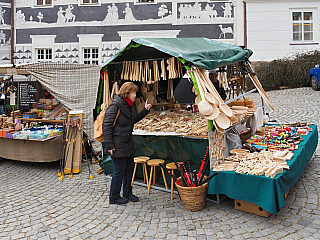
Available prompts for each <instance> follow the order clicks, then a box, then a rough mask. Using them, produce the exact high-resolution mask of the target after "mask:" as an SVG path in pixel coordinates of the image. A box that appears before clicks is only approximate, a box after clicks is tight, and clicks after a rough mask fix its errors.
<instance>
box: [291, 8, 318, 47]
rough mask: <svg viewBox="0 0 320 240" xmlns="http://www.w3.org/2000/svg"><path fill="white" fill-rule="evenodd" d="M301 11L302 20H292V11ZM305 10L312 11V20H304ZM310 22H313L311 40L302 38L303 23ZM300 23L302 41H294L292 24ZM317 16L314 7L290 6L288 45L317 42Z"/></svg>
mask: <svg viewBox="0 0 320 240" xmlns="http://www.w3.org/2000/svg"><path fill="white" fill-rule="evenodd" d="M294 12H301V14H302V20H301V21H294V20H293V13H294ZM305 12H312V20H304V19H303V15H304V13H305ZM309 22H310V23H312V24H313V40H304V23H309ZM294 23H301V24H302V41H294V40H293V24H294ZM318 25H319V24H318V16H317V9H316V8H292V9H290V45H305V44H318V43H319V42H318Z"/></svg>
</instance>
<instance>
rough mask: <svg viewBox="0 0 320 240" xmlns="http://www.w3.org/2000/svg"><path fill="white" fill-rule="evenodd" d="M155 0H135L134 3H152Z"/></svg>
mask: <svg viewBox="0 0 320 240" xmlns="http://www.w3.org/2000/svg"><path fill="white" fill-rule="evenodd" d="M154 2H155V0H136V3H154Z"/></svg>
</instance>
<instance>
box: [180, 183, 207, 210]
mask: <svg viewBox="0 0 320 240" xmlns="http://www.w3.org/2000/svg"><path fill="white" fill-rule="evenodd" d="M205 179H206V177H204V178H203V180H205ZM178 181H179V182H180V184H181V186H178V185H177V184H176V187H177V189H178V192H179V195H180V198H181V201H182V202H183V206H184V208H185V209H186V210H189V211H193V212H195V211H200V210H202V209H204V207H205V206H206V197H207V190H208V182H206V183H205V184H203V185H201V186H198V187H183V185H184V182H183V180H182V178H181V177H179V178H178Z"/></svg>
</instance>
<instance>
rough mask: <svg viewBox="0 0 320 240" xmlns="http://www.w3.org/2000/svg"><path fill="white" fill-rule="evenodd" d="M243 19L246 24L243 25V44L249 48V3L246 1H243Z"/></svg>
mask: <svg viewBox="0 0 320 240" xmlns="http://www.w3.org/2000/svg"><path fill="white" fill-rule="evenodd" d="M243 17H244V21H243V22H244V24H243V31H244V34H243V35H244V40H243V44H244V47H245V48H247V47H248V46H247V45H248V38H247V32H248V31H247V3H246V2H245V1H243Z"/></svg>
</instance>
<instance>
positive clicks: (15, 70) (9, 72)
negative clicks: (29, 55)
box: [7, 68, 18, 75]
mask: <svg viewBox="0 0 320 240" xmlns="http://www.w3.org/2000/svg"><path fill="white" fill-rule="evenodd" d="M7 74H8V75H18V73H17V69H16V68H8V69H7Z"/></svg>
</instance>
